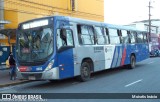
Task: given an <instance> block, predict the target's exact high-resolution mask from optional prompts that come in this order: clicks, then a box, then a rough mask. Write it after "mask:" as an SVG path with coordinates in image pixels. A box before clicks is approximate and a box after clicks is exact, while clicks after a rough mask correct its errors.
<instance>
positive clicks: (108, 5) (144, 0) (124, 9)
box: [104, 0, 160, 25]
mask: <svg viewBox="0 0 160 102" xmlns="http://www.w3.org/2000/svg"><path fill="white" fill-rule="evenodd" d="M148 5H149V0H104V9H105V10H104V16H105V22H106V23H111V24H121V25H125V24H130V23H131V22H134V21H140V20H146V19H148V14H149V13H148V11H149V10H148ZM151 6H153V8H151V14H152V17H151V19H160V0H151Z"/></svg>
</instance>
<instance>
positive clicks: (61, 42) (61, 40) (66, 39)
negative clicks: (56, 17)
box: [57, 29, 74, 49]
mask: <svg viewBox="0 0 160 102" xmlns="http://www.w3.org/2000/svg"><path fill="white" fill-rule="evenodd" d="M64 46H74V43H73V34H72V31H71V30H69V29H63V30H62V29H57V47H58V49H59V48H61V47H64Z"/></svg>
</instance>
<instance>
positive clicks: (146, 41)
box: [143, 33, 148, 43]
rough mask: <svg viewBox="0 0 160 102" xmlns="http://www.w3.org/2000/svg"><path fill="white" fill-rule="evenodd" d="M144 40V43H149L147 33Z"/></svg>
mask: <svg viewBox="0 0 160 102" xmlns="http://www.w3.org/2000/svg"><path fill="white" fill-rule="evenodd" d="M143 41H144V43H148V39H147V33H143Z"/></svg>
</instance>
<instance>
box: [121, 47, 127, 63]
mask: <svg viewBox="0 0 160 102" xmlns="http://www.w3.org/2000/svg"><path fill="white" fill-rule="evenodd" d="M125 59H126V48H125V47H124V50H123V55H122V61H121V65H124V61H125Z"/></svg>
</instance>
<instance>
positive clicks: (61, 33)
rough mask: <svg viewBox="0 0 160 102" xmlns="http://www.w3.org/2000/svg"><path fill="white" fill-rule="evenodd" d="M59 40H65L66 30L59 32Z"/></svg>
mask: <svg viewBox="0 0 160 102" xmlns="http://www.w3.org/2000/svg"><path fill="white" fill-rule="evenodd" d="M60 38H61V39H63V40H64V39H66V30H65V29H61V30H60Z"/></svg>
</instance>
